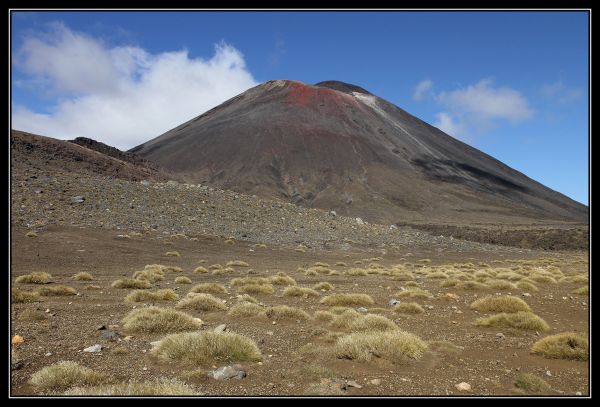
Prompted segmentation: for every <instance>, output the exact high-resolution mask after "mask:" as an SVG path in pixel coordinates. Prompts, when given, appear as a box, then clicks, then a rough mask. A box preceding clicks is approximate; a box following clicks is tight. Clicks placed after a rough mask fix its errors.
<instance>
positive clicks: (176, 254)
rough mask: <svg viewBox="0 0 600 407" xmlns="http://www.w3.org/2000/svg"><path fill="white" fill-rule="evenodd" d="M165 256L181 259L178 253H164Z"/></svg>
mask: <svg viewBox="0 0 600 407" xmlns="http://www.w3.org/2000/svg"><path fill="white" fill-rule="evenodd" d="M165 256H169V257H181V254H179V252H178V251H172V252H166V253H165Z"/></svg>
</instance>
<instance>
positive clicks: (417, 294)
mask: <svg viewBox="0 0 600 407" xmlns="http://www.w3.org/2000/svg"><path fill="white" fill-rule="evenodd" d="M396 297H399V298H405V297H408V298H431V297H432V295H431V293H430V292H429V291H427V290H423V289H421V288H417V287H415V288H412V287H411V288H409V289H408V290H405V291H398V292H397V293H396Z"/></svg>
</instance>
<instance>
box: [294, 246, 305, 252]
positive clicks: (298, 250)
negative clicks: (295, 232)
mask: <svg viewBox="0 0 600 407" xmlns="http://www.w3.org/2000/svg"><path fill="white" fill-rule="evenodd" d="M294 250H295V251H297V252H300V253H306V249H304V247H296V248H295V249H294Z"/></svg>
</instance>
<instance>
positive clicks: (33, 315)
mask: <svg viewBox="0 0 600 407" xmlns="http://www.w3.org/2000/svg"><path fill="white" fill-rule="evenodd" d="M45 319H46V313H45V312H42V311H40V310H37V309H31V308H27V309H25V310H23V312H21V314H19V320H20V321H43V320H45Z"/></svg>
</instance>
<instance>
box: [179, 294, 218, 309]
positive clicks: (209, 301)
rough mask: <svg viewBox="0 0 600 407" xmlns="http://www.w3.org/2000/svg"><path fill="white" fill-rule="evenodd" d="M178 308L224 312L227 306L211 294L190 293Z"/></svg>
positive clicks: (180, 302)
mask: <svg viewBox="0 0 600 407" xmlns="http://www.w3.org/2000/svg"><path fill="white" fill-rule="evenodd" d="M176 307H177V308H186V309H193V310H195V311H222V310H226V309H227V306H226V305H225V304H224V303H223V301H221V300H220V299H218V298H216V297H213V296H212V295H211V294H198V293H193V292H190V293H188V295H186V296H185V298H182V299H181V300H180V301H179V302H178V303H177V305H176Z"/></svg>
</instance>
